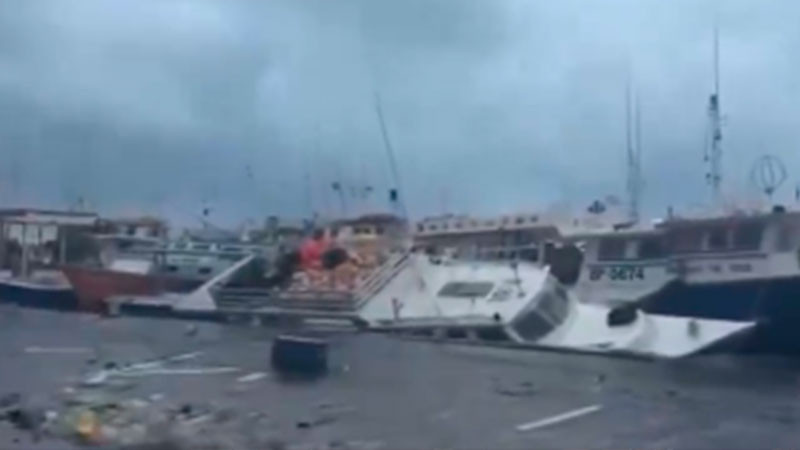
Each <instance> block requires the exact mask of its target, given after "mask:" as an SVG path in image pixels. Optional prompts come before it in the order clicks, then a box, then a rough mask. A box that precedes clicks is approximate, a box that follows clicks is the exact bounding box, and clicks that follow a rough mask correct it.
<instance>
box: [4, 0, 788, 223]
mask: <svg viewBox="0 0 800 450" xmlns="http://www.w3.org/2000/svg"><path fill="white" fill-rule="evenodd" d="M797 12H798V7H797V6H795V5H794V4H793V3H792V2H773V3H770V4H766V5H765V4H760V3H756V2H744V1H739V2H718V3H712V2H689V1H677V2H659V1H645V2H633V1H613V2H590V1H567V2H539V1H526V0H504V1H485V0H461V1H456V0H406V1H386V0H341V1H336V2H332V1H323V0H317V1H288V0H287V1H278V0H271V1H242V2H224V1H206V0H192V1H189V0H167V1H156V0H137V1H133V0H123V1H116V2H108V1H97V0H82V1H79V2H60V1H31V0H6V1H4V2H0V143H2V152H3V153H2V154H3V155H4V158H3V160H4V161H5V163H4V165H3V167H2V168H0V173H2V180H0V190H1V191H0V198H2V201H3V202H5V203H19V202H37V203H41V204H48V205H53V206H56V205H59V204H60V205H63V204H65V203H67V202H71V201H74V199H75V198H77V197H79V196H85V197H86V198H88V199H89V200H90V201H91V202H92V203H94V204H95V205H97V206H98V207H100V208H102V209H104V210H109V211H119V212H126V211H142V212H143V211H153V212H160V213H164V214H169V215H172V216H176V215H183V216H191V215H192V214H194V212H196V211H199V209H200V207H201V205H203V204H211V205H213V207H214V209H215V211H216V214H218V215H219V216H223V215H224V216H228V217H229V219H228V220H225V221H230V220H233V219H238V218H243V217H254V218H260V217H263V216H264V215H266V214H269V213H274V212H278V213H286V214H295V215H296V214H305V213H307V212H308V209H309V203H311V206H313V207H314V208H315V209H325V208H327V209H333V210H335V209H336V208H335V207H336V205H338V201H337V199H336V198H333V196H332V192H331V189H330V183H331V182H332V181H333V180H337V179H340V180H343V181H344V182H345V183H347V184H349V185H363V184H372V185H375V186H376V188H378V189H379V190H381V191H382V190H384V189H386V188H388V187H389V186H390V185H391V184H392V182H391V181H390V179H389V178H390V171H389V168H388V164H387V158H386V155H385V152H384V149H383V146H382V143H381V138H380V131H379V128H378V123H377V121H376V117H375V113H374V109H373V108H374V105H373V98H374V94H375V93H376V92H378V93H379V94H380V97H381V99H382V104H383V108H384V111H385V113H386V119H387V125H388V128H389V133H390V135H391V137H392V141H393V144H394V145H395V147H396V149H397V154H398V160H399V165H400V169H401V173H402V176H403V178H404V188H405V194H406V196H407V198H408V201H409V204H410V205H409V206H410V210H411V211H412V212H413V213H415V214H417V215H419V214H424V213H430V212H435V211H439V210H441V208H443V207H447V208H449V209H451V210H470V211H475V212H500V211H507V210H515V209H526V208H527V209H533V208H539V207H544V206H546V205H548V204H550V203H553V202H565V201H566V202H569V203H572V205H573V206H574V207H575V208H579V207H582V206H583V205H585V204H587V203H588V201H589V200H590V199H592V198H594V197H595V196H597V195H598V194H600V193H603V194H606V193H609V194H610V193H617V194H620V193H622V191H623V187H624V154H623V150H624V145H623V144H624V105H623V101H624V100H623V99H624V88H625V80H626V79H627V78H629V77H630V78H631V79H632V80H633V81H634V85H635V87H636V90H637V92H638V94H639V96H640V103H641V105H642V116H643V117H642V124H643V133H644V149H645V161H644V166H645V176H646V178H647V186H646V204H647V205H648V210H649V211H650V212H651V213H656V212H660V211H662V210H663V208H664V207H665V206H666V205H668V204H676V205H684V204H690V203H697V202H699V201H701V200H702V199H703V198H704V196H705V195H706V190H705V187H704V185H703V170H704V169H703V167H702V164H701V163H702V161H701V154H702V145H703V136H704V132H705V126H706V125H705V123H706V117H705V107H706V101H707V95H708V93H709V90H710V87H711V30H712V27H713V23H714V20H715V18H716V20H717V21H718V22H719V23H720V27H721V36H722V69H723V108H724V110H725V113H726V117H727V118H726V129H725V133H726V134H725V137H726V140H725V145H726V147H725V149H726V159H725V162H724V165H725V168H726V186H727V189H728V190H729V191H730V192H731V193H732V194H737V195H741V194H743V193H747V191H748V184H747V172H748V170H749V166H750V164H751V161H753V160H754V159H755V158H756V157H757V156H759V155H760V154H762V153H766V152H769V153H775V154H777V155H779V156H780V157H781V158H782V159H783V160H784V161H785V162H786V164H787V166H788V167H789V168H790V170H791V169H792V168H793V167H797V166H798V163H800V157H798V156H796V152H795V151H794V149H795V148H796V147H797V144H798V138H797V135H796V132H795V130H796V129H797V126H796V124H795V122H796V120H797V119H796V118H797V113H796V109H797V107H796V106H795V102H793V101H792V100H793V99H794V98H796V97H797V94H798V89H800V85H798V83H797V81H795V80H797V79H800V78H798V75H800V73H798V72H800V71H799V70H798V68H799V67H798V64H797V63H796V62H795V60H794V58H793V55H794V54H795V53H796V51H797V50H798V45H799V44H800V34H799V32H798V31H797V30H796V27H795V25H794V23H793V21H792V17H797ZM306 180H310V182H307V181H306ZM676 180H679V181H680V182H676ZM793 181H794V180H793V179H792V182H793ZM785 194H787V195H788V190H787V191H786V192H785ZM380 197H381V198H380V199H379V198H378V194H375V198H374V199H373V204H378V203H383V202H382V200H383V195H382V194H381V195H380ZM309 199H310V200H309ZM350 202H351V203H353V200H351V201H350ZM443 204H444V205H443Z"/></svg>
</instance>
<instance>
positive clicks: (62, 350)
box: [25, 347, 94, 354]
mask: <svg viewBox="0 0 800 450" xmlns="http://www.w3.org/2000/svg"><path fill="white" fill-rule="evenodd" d="M93 351H94V350H92V349H91V348H89V347H25V353H52V354H75V353H91V352H93Z"/></svg>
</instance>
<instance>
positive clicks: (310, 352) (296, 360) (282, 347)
mask: <svg viewBox="0 0 800 450" xmlns="http://www.w3.org/2000/svg"><path fill="white" fill-rule="evenodd" d="M272 367H273V368H274V369H275V370H277V371H279V372H285V373H294V374H298V375H311V376H313V375H321V374H324V373H325V372H327V370H328V343H327V342H326V341H325V340H322V339H316V338H311V337H304V336H290V335H282V336H278V337H277V338H276V339H275V342H273V344H272Z"/></svg>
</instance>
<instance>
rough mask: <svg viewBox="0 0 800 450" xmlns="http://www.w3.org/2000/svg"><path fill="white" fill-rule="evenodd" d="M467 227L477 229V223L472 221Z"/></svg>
mask: <svg viewBox="0 0 800 450" xmlns="http://www.w3.org/2000/svg"><path fill="white" fill-rule="evenodd" d="M469 226H471V227H477V226H478V222H476V221H474V220H473V221H471V222H470V223H469Z"/></svg>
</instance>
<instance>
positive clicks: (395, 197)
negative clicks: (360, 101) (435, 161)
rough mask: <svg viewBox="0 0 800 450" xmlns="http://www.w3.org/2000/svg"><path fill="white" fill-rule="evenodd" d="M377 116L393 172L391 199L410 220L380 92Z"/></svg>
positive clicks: (377, 102)
mask: <svg viewBox="0 0 800 450" xmlns="http://www.w3.org/2000/svg"><path fill="white" fill-rule="evenodd" d="M375 115H376V116H377V117H378V124H379V125H380V129H381V138H382V139H383V147H384V149H385V150H386V156H387V159H388V160H389V167H390V169H391V171H392V181H393V182H394V189H392V190H391V195H390V197H391V200H392V201H393V202H395V203H397V206H398V207H399V209H400V213H401V214H402V216H403V218H404V219H406V220H408V211H407V210H406V205H405V199H404V198H403V187H402V185H401V181H400V169H399V168H398V167H397V158H395V154H394V147H393V146H392V141H391V140H390V139H389V132H388V131H387V130H386V121H385V120H384V118H383V107H382V106H381V97H380V94H378V92H375Z"/></svg>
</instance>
